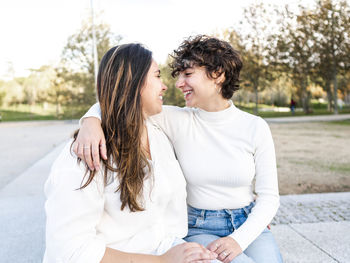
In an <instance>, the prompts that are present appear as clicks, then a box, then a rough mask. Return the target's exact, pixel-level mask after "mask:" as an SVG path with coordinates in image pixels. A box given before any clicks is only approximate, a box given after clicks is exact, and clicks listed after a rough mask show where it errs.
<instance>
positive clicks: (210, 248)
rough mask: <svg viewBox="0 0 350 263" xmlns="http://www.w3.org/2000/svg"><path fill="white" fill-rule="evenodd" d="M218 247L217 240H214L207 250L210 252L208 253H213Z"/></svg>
mask: <svg viewBox="0 0 350 263" xmlns="http://www.w3.org/2000/svg"><path fill="white" fill-rule="evenodd" d="M219 246H220V243H219V240H218V239H217V240H214V241H213V242H211V243H210V244H209V245H208V246H207V248H208V249H209V250H210V251H215V250H217V248H218V247H219Z"/></svg>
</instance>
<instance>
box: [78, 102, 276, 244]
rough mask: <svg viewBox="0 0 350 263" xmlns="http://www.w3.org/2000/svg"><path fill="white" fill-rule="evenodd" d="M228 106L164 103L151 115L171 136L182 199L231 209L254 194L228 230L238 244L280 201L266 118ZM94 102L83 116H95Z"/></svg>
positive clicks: (247, 238) (247, 240) (248, 237)
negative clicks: (241, 218)
mask: <svg viewBox="0 0 350 263" xmlns="http://www.w3.org/2000/svg"><path fill="white" fill-rule="evenodd" d="M230 104H231V106H230V107H229V108H227V109H225V110H223V111H219V112H206V111H204V110H201V109H196V108H179V107H174V106H163V111H162V113H160V114H158V115H155V116H152V118H151V120H152V121H154V122H155V123H156V124H157V125H158V126H160V127H161V128H162V129H163V131H164V132H165V134H166V135H167V136H168V138H169V139H170V141H171V142H172V144H173V146H174V149H175V153H176V156H177V158H178V161H179V163H180V165H181V168H182V171H183V173H184V175H185V177H186V180H187V203H188V204H189V205H191V206H193V207H196V208H200V209H210V210H218V209H236V208H242V207H244V206H246V205H248V204H249V203H250V202H252V201H253V200H254V195H253V179H254V178H255V193H256V194H257V198H256V205H255V207H254V208H253V209H252V212H251V214H250V215H249V217H248V219H247V221H246V222H245V223H244V224H243V225H242V226H241V227H240V228H239V229H237V230H235V231H234V232H233V233H232V235H231V236H232V238H234V239H235V240H236V241H237V242H238V244H239V245H240V246H241V248H242V249H243V250H245V249H246V248H247V247H248V245H249V244H250V243H251V242H253V241H254V240H255V239H256V238H257V237H258V236H259V235H260V233H261V232H262V231H263V230H264V229H265V228H266V226H267V225H268V224H269V223H270V222H271V220H272V219H273V217H274V216H275V214H276V212H277V209H278V207H279V194H278V181H277V169H276V157H275V150H274V144H273V140H272V136H271V132H270V129H269V127H268V125H267V123H266V122H265V121H264V120H263V119H262V118H260V117H257V116H254V115H252V114H249V113H246V112H243V111H241V110H239V109H238V108H236V107H235V106H234V105H233V103H232V102H231V101H230ZM99 115H100V109H99V105H98V104H95V105H94V106H93V107H92V108H91V109H90V110H89V112H88V113H87V114H86V115H85V116H84V117H88V116H95V117H98V118H99Z"/></svg>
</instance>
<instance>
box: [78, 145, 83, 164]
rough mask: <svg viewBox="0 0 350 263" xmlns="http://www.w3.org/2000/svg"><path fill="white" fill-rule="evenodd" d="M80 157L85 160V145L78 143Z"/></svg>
mask: <svg viewBox="0 0 350 263" xmlns="http://www.w3.org/2000/svg"><path fill="white" fill-rule="evenodd" d="M77 155H78V157H79V158H80V159H81V160H83V161H84V145H82V144H80V143H78V154H77Z"/></svg>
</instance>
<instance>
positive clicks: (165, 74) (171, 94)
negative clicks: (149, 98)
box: [159, 60, 185, 107]
mask: <svg viewBox="0 0 350 263" xmlns="http://www.w3.org/2000/svg"><path fill="white" fill-rule="evenodd" d="M169 62H170V60H167V62H166V63H165V64H164V65H160V66H159V68H160V72H161V78H162V81H163V83H164V84H165V85H166V86H167V87H168V90H167V91H166V92H165V94H164V96H163V101H164V105H175V106H179V107H183V106H185V99H184V96H183V94H182V92H181V91H180V90H179V89H177V88H176V87H175V82H176V79H175V78H173V77H172V76H171V69H170V67H169Z"/></svg>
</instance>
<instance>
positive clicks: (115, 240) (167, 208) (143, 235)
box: [44, 123, 187, 263]
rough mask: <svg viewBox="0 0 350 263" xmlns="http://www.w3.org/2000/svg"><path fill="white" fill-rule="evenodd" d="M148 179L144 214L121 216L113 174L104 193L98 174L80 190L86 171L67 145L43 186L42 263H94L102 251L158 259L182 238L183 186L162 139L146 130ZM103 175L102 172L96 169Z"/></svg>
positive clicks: (160, 134) (156, 131)
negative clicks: (43, 230)
mask: <svg viewBox="0 0 350 263" xmlns="http://www.w3.org/2000/svg"><path fill="white" fill-rule="evenodd" d="M147 129H148V135H149V142H150V149H151V156H152V161H151V162H150V164H151V167H152V171H153V173H152V175H149V176H148V177H147V179H146V180H145V184H144V191H143V206H144V207H145V211H140V212H130V210H129V209H128V208H124V210H123V211H121V210H120V206H121V201H120V194H119V192H115V191H116V190H117V188H118V185H119V180H118V178H117V177H116V174H113V175H112V177H111V179H110V180H109V181H108V184H107V186H106V187H104V184H103V176H102V173H99V174H97V175H96V176H95V178H94V180H93V181H92V182H91V183H90V184H89V185H88V186H87V187H86V188H84V189H82V190H76V189H77V188H79V187H80V185H81V182H82V180H83V177H84V174H85V166H84V165H83V164H80V165H78V164H77V159H76V157H74V156H73V155H72V153H71V152H70V144H71V142H70V143H68V144H67V146H66V147H65V148H64V150H63V151H62V152H61V154H60V155H59V157H58V158H57V160H56V161H55V163H54V164H53V166H52V169H51V173H50V176H49V178H48V179H47V181H46V184H45V194H46V197H47V201H46V203H45V210H46V216H47V221H46V251H45V256H44V263H46V262H47V263H48V262H50V263H51V262H76V263H79V262H81V263H98V262H100V261H101V259H102V257H103V255H104V253H105V249H106V247H110V248H114V249H118V250H121V251H124V252H134V253H146V254H161V253H164V252H165V251H167V250H168V249H169V248H170V247H171V246H172V245H173V244H174V242H175V243H176V242H181V241H179V240H178V239H180V238H183V237H184V236H185V235H186V234H187V213H186V211H187V210H186V208H187V207H186V182H185V179H184V177H183V174H182V172H181V168H180V166H179V164H178V162H177V160H176V159H175V156H174V153H173V149H172V146H171V144H170V143H169V140H168V139H167V137H166V136H165V134H164V133H163V132H162V131H161V130H160V129H159V128H158V127H155V126H154V125H153V124H151V123H148V124H147ZM101 170H103V169H101Z"/></svg>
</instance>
